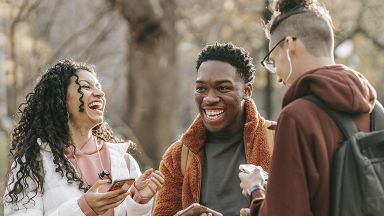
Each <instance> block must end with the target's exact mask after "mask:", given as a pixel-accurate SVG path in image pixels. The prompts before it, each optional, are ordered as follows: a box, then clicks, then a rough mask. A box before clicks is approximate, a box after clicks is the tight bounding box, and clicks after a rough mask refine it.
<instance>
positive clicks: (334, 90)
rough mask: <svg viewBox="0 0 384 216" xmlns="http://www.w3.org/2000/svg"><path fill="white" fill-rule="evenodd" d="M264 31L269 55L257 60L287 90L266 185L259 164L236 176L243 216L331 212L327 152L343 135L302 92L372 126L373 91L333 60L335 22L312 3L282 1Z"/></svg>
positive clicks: (364, 127)
mask: <svg viewBox="0 0 384 216" xmlns="http://www.w3.org/2000/svg"><path fill="white" fill-rule="evenodd" d="M275 4H276V5H275V7H274V15H273V16H272V19H271V20H270V21H269V23H268V25H267V28H266V33H267V35H268V36H269V37H268V39H269V48H270V52H269V53H268V54H267V56H266V57H265V58H264V59H263V61H262V65H263V66H264V67H265V68H266V69H267V70H269V71H270V72H272V73H275V74H276V75H277V76H278V77H279V79H280V81H281V82H282V83H284V84H285V85H287V86H288V87H289V88H288V90H287V92H286V93H285V96H284V98H283V102H282V110H281V112H280V115H279V117H278V121H277V128H276V134H275V146H274V151H273V156H272V162H271V170H270V175H269V179H268V186H267V188H264V187H263V185H264V179H263V176H262V175H261V168H260V167H259V168H258V169H257V170H256V171H255V172H254V173H253V174H251V175H248V174H245V173H240V174H239V177H240V179H241V181H242V184H243V185H246V184H249V182H253V183H254V184H259V185H260V187H258V188H256V189H255V190H254V191H253V192H252V205H251V208H250V209H242V210H241V215H243V216H244V215H262V216H264V215H265V216H266V215H279V216H284V215H295V216H304V215H317V216H328V215H329V212H330V174H331V172H330V171H331V170H330V169H331V163H332V157H333V154H334V153H335V151H336V149H337V148H338V146H339V143H340V141H342V139H343V137H342V134H341V132H340V130H339V129H338V127H337V126H336V124H335V122H334V121H333V120H332V119H331V118H330V117H329V116H328V114H326V113H325V112H324V111H323V110H322V109H321V108H320V107H318V106H317V105H315V104H313V103H312V102H310V101H308V100H306V99H303V98H301V97H303V96H306V95H309V94H312V95H315V96H317V97H318V98H320V99H321V100H322V101H323V102H324V103H325V104H326V105H327V106H328V107H329V108H331V109H334V110H336V111H342V112H346V113H349V114H351V115H353V116H354V120H355V122H356V124H357V126H358V128H359V129H360V130H361V131H369V126H370V112H371V111H372V109H373V107H374V104H375V100H376V91H375V90H374V88H373V87H372V86H371V84H370V83H369V82H368V81H367V79H366V78H364V76H363V75H361V74H360V73H359V72H357V71H354V70H352V69H350V68H348V67H347V66H345V65H341V64H336V63H335V60H334V55H333V52H334V34H333V29H332V20H331V18H330V16H329V13H328V11H327V10H326V8H325V7H323V6H322V5H320V3H319V2H317V1H316V0H312V1H306V0H302V1H300V0H296V1H292V0H290V1H289V0H280V1H276V2H275Z"/></svg>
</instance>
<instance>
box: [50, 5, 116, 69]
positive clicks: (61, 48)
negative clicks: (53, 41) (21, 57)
mask: <svg viewBox="0 0 384 216" xmlns="http://www.w3.org/2000/svg"><path fill="white" fill-rule="evenodd" d="M110 11H111V8H110V7H107V8H105V9H103V10H101V11H100V12H99V13H97V14H96V15H95V19H94V20H92V21H91V22H90V23H89V24H88V25H86V26H85V27H84V28H82V29H80V30H79V31H77V32H75V33H74V34H72V35H71V36H70V37H69V38H67V39H66V40H65V41H64V42H63V43H62V44H61V45H60V46H59V47H58V48H57V49H56V51H55V53H54V54H53V55H52V56H51V58H49V60H48V61H47V62H46V63H51V62H52V61H54V60H56V59H57V58H58V57H59V56H60V55H61V54H62V53H63V51H64V50H65V49H66V48H67V46H68V45H69V44H70V43H72V42H73V41H74V40H76V39H77V38H79V37H80V36H81V35H83V34H84V33H86V32H87V31H88V30H90V29H92V28H94V27H95V26H97V24H98V23H99V22H100V20H101V19H102V18H104V16H105V15H106V14H107V13H108V12H110Z"/></svg>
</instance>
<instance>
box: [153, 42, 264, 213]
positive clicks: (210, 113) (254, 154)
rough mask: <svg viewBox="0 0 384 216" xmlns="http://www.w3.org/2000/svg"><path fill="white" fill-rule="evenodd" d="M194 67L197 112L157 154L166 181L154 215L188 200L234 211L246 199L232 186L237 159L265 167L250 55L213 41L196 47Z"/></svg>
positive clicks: (176, 208) (185, 204) (171, 210)
mask: <svg viewBox="0 0 384 216" xmlns="http://www.w3.org/2000/svg"><path fill="white" fill-rule="evenodd" d="M196 70H197V78H196V87H195V94H194V98H195V103H196V107H197V109H198V111H199V115H198V116H197V117H196V119H195V120H194V122H193V123H192V125H191V126H190V127H189V129H188V130H187V131H186V132H185V133H184V134H183V135H182V137H181V139H180V140H178V141H177V142H176V143H174V144H173V145H172V146H171V147H169V149H168V150H167V152H166V153H165V155H164V156H163V160H162V162H161V164H160V170H161V172H162V173H164V175H165V180H166V182H165V184H164V187H163V188H162V189H161V190H160V191H159V194H158V196H157V199H156V207H155V212H154V215H157V216H159V215H167V216H169V215H174V214H175V213H176V212H178V211H180V210H182V209H184V208H186V207H188V206H189V205H191V204H192V203H200V204H202V205H205V206H207V207H209V208H212V209H214V210H216V211H219V212H221V213H222V214H224V215H237V214H238V213H239V210H240V209H241V208H242V207H246V206H248V205H249V202H248V201H247V200H246V199H245V198H244V197H243V196H242V194H241V189H240V187H239V186H238V185H239V184H240V180H239V179H238V177H237V175H238V167H239V165H240V164H243V163H252V164H256V165H260V166H262V167H263V168H264V169H267V170H268V169H269V162H270V158H271V153H270V151H271V147H272V145H271V144H270V145H268V143H270V142H268V140H271V138H270V137H271V135H272V134H271V131H270V130H268V129H267V127H268V126H269V125H270V122H269V121H267V120H265V119H264V118H263V117H261V116H260V114H259V113H258V112H257V109H256V106H255V104H254V102H253V100H252V99H251V95H252V82H253V80H254V72H255V70H254V66H253V64H252V58H251V57H250V56H249V54H248V53H247V52H246V51H245V50H244V49H242V48H239V47H236V46H235V45H233V44H231V43H226V44H218V43H216V44H215V45H210V46H207V47H205V48H204V49H203V50H202V51H201V52H200V54H199V56H198V59H197V62H196ZM268 135H269V136H268Z"/></svg>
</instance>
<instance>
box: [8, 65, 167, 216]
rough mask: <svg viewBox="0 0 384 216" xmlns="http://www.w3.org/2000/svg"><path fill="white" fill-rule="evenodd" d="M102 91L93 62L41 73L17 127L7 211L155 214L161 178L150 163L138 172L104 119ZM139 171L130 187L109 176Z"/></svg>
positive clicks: (129, 146)
mask: <svg viewBox="0 0 384 216" xmlns="http://www.w3.org/2000/svg"><path fill="white" fill-rule="evenodd" d="M105 103H106V100H105V94H104V92H103V91H102V89H101V86H100V83H99V82H98V80H97V78H96V74H95V72H94V70H93V68H92V67H90V66H89V65H86V64H83V63H76V62H73V61H70V60H64V61H60V62H58V63H57V64H56V65H54V66H53V67H51V68H49V69H48V71H47V72H46V73H45V74H44V75H43V76H42V78H41V80H40V81H39V82H38V83H37V85H36V86H35V88H34V90H33V91H32V93H30V94H28V95H27V97H26V102H25V103H23V104H21V106H20V108H19V114H20V119H19V122H18V124H17V125H16V128H15V129H14V130H13V133H12V143H11V151H10V152H11V155H12V159H13V164H12V166H11V169H10V174H9V182H8V186H7V190H6V192H5V195H4V214H5V215H116V216H117V215H127V214H129V215H150V214H151V210H152V205H153V199H152V197H153V196H154V195H155V194H156V192H157V190H158V189H159V188H161V187H162V185H163V183H164V177H163V174H162V173H160V172H159V171H157V170H156V171H154V170H153V169H148V170H146V171H145V172H144V173H143V174H141V173H140V169H139V166H138V164H137V162H136V161H135V159H133V157H132V156H131V155H129V154H127V153H125V152H126V151H127V150H128V149H131V150H132V148H133V144H131V143H121V142H120V140H119V139H117V138H116V137H115V136H114V134H113V132H112V130H111V129H110V128H109V126H108V124H107V123H106V122H104V120H103V113H104V108H105ZM125 178H135V179H136V180H135V183H134V184H133V185H132V186H131V187H130V188H129V189H128V190H127V189H126V188H125V189H123V188H120V189H117V190H112V191H108V189H109V188H110V186H111V181H112V179H113V180H116V179H125Z"/></svg>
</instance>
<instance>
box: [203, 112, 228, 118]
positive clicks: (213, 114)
mask: <svg viewBox="0 0 384 216" xmlns="http://www.w3.org/2000/svg"><path fill="white" fill-rule="evenodd" d="M223 113H224V110H205V114H206V115H207V118H208V119H209V120H216V119H218V118H220V116H221V114H223Z"/></svg>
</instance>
